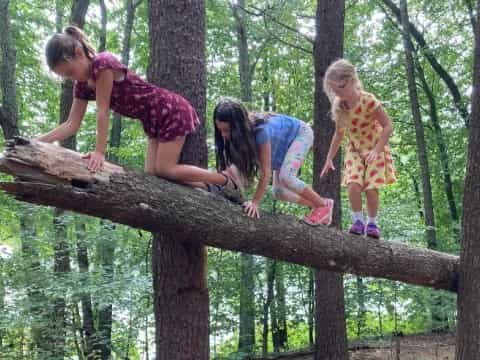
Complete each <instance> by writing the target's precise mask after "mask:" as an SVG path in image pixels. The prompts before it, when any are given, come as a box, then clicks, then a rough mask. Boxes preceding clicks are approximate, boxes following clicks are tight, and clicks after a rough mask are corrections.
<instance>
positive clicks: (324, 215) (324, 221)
mask: <svg viewBox="0 0 480 360" xmlns="http://www.w3.org/2000/svg"><path fill="white" fill-rule="evenodd" d="M325 201H326V203H327V206H323V207H319V208H315V209H313V210H312V212H311V213H310V214H308V215H305V217H304V218H303V222H304V223H306V224H308V225H311V226H318V225H326V226H328V225H330V224H331V223H332V212H333V205H334V202H333V199H325Z"/></svg>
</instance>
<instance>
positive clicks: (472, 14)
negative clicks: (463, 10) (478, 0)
mask: <svg viewBox="0 0 480 360" xmlns="http://www.w3.org/2000/svg"><path fill="white" fill-rule="evenodd" d="M465 5H467V9H468V16H469V18H470V23H471V24H472V30H473V32H475V28H476V27H477V20H476V19H475V11H474V10H473V3H472V0H465Z"/></svg>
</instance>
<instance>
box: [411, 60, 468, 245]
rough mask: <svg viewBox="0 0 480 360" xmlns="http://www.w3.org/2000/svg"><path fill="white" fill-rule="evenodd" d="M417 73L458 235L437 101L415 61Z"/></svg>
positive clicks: (456, 217) (445, 147)
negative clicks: (427, 108)
mask: <svg viewBox="0 0 480 360" xmlns="http://www.w3.org/2000/svg"><path fill="white" fill-rule="evenodd" d="M416 68H417V73H418V76H419V78H420V81H421V83H422V88H423V91H424V92H425V95H426V96H427V99H428V103H429V108H430V120H431V122H432V126H433V130H434V133H435V140H436V143H437V146H438V152H439V154H440V163H441V166H442V172H443V181H444V184H445V196H446V197H447V202H448V209H449V210H450V218H451V219H452V227H453V229H454V234H455V235H456V236H458V235H459V232H458V231H457V229H458V212H457V205H456V202H455V195H454V193H453V183H452V177H451V176H450V165H449V161H448V153H447V145H446V144H445V140H444V137H443V134H442V128H441V126H440V123H439V120H438V112H437V103H436V100H435V96H434V94H433V91H432V89H431V88H430V86H429V85H428V83H427V79H426V78H425V73H424V71H423V68H422V66H421V65H420V64H419V63H418V62H417V67H416Z"/></svg>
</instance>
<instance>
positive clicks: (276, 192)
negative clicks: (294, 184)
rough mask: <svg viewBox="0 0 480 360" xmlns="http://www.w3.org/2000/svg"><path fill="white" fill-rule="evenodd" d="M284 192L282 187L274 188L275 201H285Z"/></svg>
mask: <svg viewBox="0 0 480 360" xmlns="http://www.w3.org/2000/svg"><path fill="white" fill-rule="evenodd" d="M283 192H284V191H283V189H282V188H281V187H278V186H275V187H273V188H272V196H273V198H274V199H275V200H283V196H282V195H283Z"/></svg>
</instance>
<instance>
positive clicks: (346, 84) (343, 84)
mask: <svg viewBox="0 0 480 360" xmlns="http://www.w3.org/2000/svg"><path fill="white" fill-rule="evenodd" d="M328 84H329V85H330V87H331V88H332V90H333V92H334V93H335V95H336V96H338V97H339V98H340V99H342V100H343V99H345V98H349V97H351V96H352V95H353V94H354V92H355V87H354V81H353V79H346V80H341V81H333V80H328Z"/></svg>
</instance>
